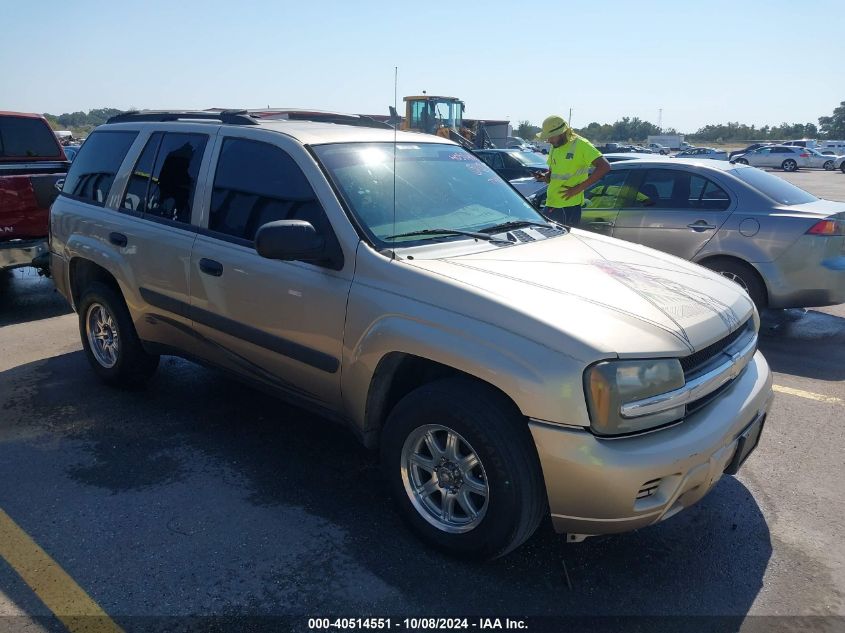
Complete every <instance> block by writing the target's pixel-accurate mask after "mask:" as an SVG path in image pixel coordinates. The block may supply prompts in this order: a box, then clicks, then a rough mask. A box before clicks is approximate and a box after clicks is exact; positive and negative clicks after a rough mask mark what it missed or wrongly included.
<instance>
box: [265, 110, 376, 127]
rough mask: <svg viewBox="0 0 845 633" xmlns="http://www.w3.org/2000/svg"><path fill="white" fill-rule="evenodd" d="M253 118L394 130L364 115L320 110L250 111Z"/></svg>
mask: <svg viewBox="0 0 845 633" xmlns="http://www.w3.org/2000/svg"><path fill="white" fill-rule="evenodd" d="M249 113H250V114H251V115H252V116H254V117H256V118H258V119H262V120H264V121H278V120H288V121H312V122H314V123H335V124H338V125H353V126H356V127H373V128H377V129H385V130H392V129H393V126H391V125H390V124H388V123H384V122H382V121H377V120H375V119H373V118H371V117H368V116H366V115H362V114H345V113H342V112H324V111H320V110H298V109H293V108H285V109H270V110H250V112H249Z"/></svg>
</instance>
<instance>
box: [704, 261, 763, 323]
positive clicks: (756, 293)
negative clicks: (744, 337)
mask: <svg viewBox="0 0 845 633" xmlns="http://www.w3.org/2000/svg"><path fill="white" fill-rule="evenodd" d="M703 265H704V267H705V268H709V269H710V270H712V271H714V272H717V273H719V274H720V275H722V276H723V277H727V278H728V279H730V280H731V281H733V282H734V283H736V284H738V285H739V286H740V287H742V289H743V290H745V292H747V293H748V296H749V297H751V300H752V301H753V302H754V305H755V306H757V310H758V311H762V310H763V309H764V308H765V307H766V303H767V301H766V286H765V284H764V283H763V280H762V279H760V276H759V275H758V274H757V271H755V270H754V269H753V268H752V267H751V266H750V265H748V264H745V263H743V262H740V261H737V260H735V259H731V258H728V257H717V258H714V259H711V260H710V261H707V262H704V264H703Z"/></svg>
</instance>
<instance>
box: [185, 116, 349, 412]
mask: <svg viewBox="0 0 845 633" xmlns="http://www.w3.org/2000/svg"><path fill="white" fill-rule="evenodd" d="M293 156H296V157H297V158H298V159H299V160H300V161H303V162H304V161H306V160H308V159H309V158H310V157H309V156H308V154H307V153H306V151H305V149H304V148H303V147H301V146H300V145H299V144H298V143H295V142H294V141H292V140H291V139H289V138H287V137H285V136H282V135H281V134H273V138H272V140H271V139H269V137H268V136H267V134H266V133H264V134H262V132H261V131H260V130H258V131H256V130H250V129H227V130H226V135H225V136H223V135H221V137H220V138H219V139H218V140H217V143H216V147H215V155H214V158H213V164H214V165H215V166H214V167H213V168H211V173H210V176H209V178H208V179H207V180H208V182H209V183H210V184H211V190H210V192H209V193H208V194H207V196H206V200H205V201H204V203H203V216H204V220H203V225H204V228H203V229H202V230H201V231H200V235H199V236H198V237H197V241H196V244H195V245H194V248H193V253H192V255H191V262H190V280H191V316H192V318H193V324H194V328H195V330H196V331H197V333H198V334H199V336H200V339H201V341H202V345H203V348H202V350H201V355H202V356H203V357H205V358H207V359H208V360H210V361H212V362H214V363H215V364H218V365H221V366H223V367H227V368H229V369H231V370H233V371H235V372H237V373H239V374H242V375H248V376H250V377H252V378H253V379H254V380H257V381H259V382H262V383H264V384H267V385H269V386H271V387H274V388H276V389H280V390H283V391H287V392H289V393H292V394H294V395H297V396H299V397H302V398H305V399H307V400H310V401H312V402H314V403H315V404H318V405H322V406H325V407H327V408H330V409H331V408H336V407H337V406H338V404H339V402H340V358H341V352H342V345H343V327H344V323H345V319H346V300H347V296H348V294H349V288H350V286H351V283H352V272H353V266H354V261H352V258H349V259H348V260H346V261H344V262H340V263H337V262H323V263H306V262H298V261H277V260H270V259H265V258H264V257H261V256H260V255H259V254H258V253H257V252H256V250H255V242H254V238H255V234H256V232H257V230H258V229H259V228H260V227H261V226H262V225H264V224H266V223H268V222H273V221H276V220H286V219H291V220H294V219H295V220H306V221H308V222H310V223H311V224H312V225H314V227H315V228H316V229H317V231H318V232H319V233H320V234H322V235H323V236H324V238H325V239H326V240H327V242H331V241H332V240H336V237H335V233H334V231H333V229H332V226H331V223H330V222H329V220H328V217H327V216H326V213H325V211H324V210H323V207H322V205H321V203H320V201H319V200H318V198H317V196H316V194H315V192H314V187H313V186H312V184H311V183H310V182H309V180H308V179H307V177H306V176H305V174H304V172H303V169H302V168H301V167H300V165H299V164H298V163H297V160H296V159H294V157H293ZM312 173H313V172H312Z"/></svg>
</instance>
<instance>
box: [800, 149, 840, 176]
mask: <svg viewBox="0 0 845 633" xmlns="http://www.w3.org/2000/svg"><path fill="white" fill-rule="evenodd" d="M804 152H805V153H807V154H809V156H808V157H807V167H811V168H814V169H824V170H825V171H833V168H834V164H835V163H836V157H835V156H827V155H825V154H822V153H821V152H820V151H818V150H815V149H809V148H808V149H805V150H804Z"/></svg>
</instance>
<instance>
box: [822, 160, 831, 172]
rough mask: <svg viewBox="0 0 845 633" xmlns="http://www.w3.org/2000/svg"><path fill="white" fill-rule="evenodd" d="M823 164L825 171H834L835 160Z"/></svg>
mask: <svg viewBox="0 0 845 633" xmlns="http://www.w3.org/2000/svg"><path fill="white" fill-rule="evenodd" d="M822 166H823V167H824V168H825V171H833V161H832V160H828V161H825V163H824V165H822Z"/></svg>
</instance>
